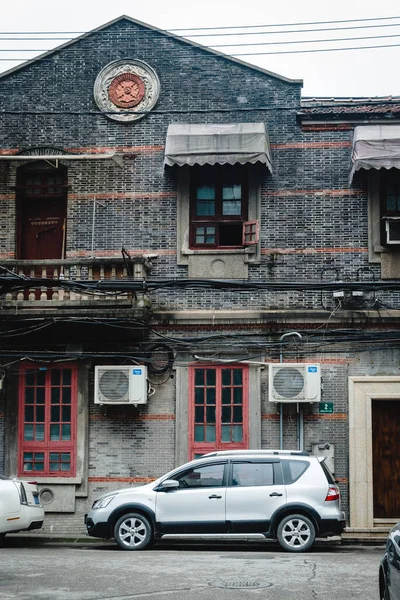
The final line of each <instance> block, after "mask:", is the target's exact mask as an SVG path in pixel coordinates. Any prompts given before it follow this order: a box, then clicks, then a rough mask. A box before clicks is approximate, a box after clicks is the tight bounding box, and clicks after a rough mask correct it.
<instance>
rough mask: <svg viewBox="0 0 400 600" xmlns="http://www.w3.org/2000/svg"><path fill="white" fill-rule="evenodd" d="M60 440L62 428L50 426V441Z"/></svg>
mask: <svg viewBox="0 0 400 600" xmlns="http://www.w3.org/2000/svg"><path fill="white" fill-rule="evenodd" d="M59 439H60V426H59V425H50V440H51V441H52V442H56V441H58V440H59Z"/></svg>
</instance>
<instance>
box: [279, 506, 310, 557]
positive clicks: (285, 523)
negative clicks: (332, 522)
mask: <svg viewBox="0 0 400 600" xmlns="http://www.w3.org/2000/svg"><path fill="white" fill-rule="evenodd" d="M315 535H316V533H315V526H314V524H313V523H312V521H311V520H310V519H309V518H308V517H305V516H304V515H288V516H287V517H285V518H284V519H282V521H281V522H280V523H279V526H278V531H277V537H278V542H279V543H280V545H281V546H282V548H283V549H284V550H287V551H289V552H304V551H305V550H308V549H309V548H311V546H312V545H313V543H314V541H315Z"/></svg>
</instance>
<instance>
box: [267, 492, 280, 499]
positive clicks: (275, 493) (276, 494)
mask: <svg viewBox="0 0 400 600" xmlns="http://www.w3.org/2000/svg"><path fill="white" fill-rule="evenodd" d="M270 496H271V498H272V497H273V496H283V494H278V492H274V493H273V494H270Z"/></svg>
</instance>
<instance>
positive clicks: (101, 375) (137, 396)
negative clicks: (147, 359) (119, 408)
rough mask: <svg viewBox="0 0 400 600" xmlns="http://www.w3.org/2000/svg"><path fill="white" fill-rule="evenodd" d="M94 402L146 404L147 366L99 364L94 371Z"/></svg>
mask: <svg viewBox="0 0 400 600" xmlns="http://www.w3.org/2000/svg"><path fill="white" fill-rule="evenodd" d="M94 402H95V404H146V403H147V367H143V366H142V365H122V366H115V365H112V366H108V365H100V366H96V367H95V371H94Z"/></svg>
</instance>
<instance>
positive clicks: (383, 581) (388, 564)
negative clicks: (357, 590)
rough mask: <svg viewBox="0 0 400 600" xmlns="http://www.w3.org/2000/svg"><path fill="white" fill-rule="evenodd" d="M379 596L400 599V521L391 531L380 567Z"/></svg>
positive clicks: (386, 599)
mask: <svg viewBox="0 0 400 600" xmlns="http://www.w3.org/2000/svg"><path fill="white" fill-rule="evenodd" d="M379 597H380V599H381V600H400V522H399V523H397V525H396V526H395V527H393V529H392V530H391V532H390V533H389V536H388V539H387V542H386V549H385V554H384V555H383V557H382V560H381V564H380V567H379Z"/></svg>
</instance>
